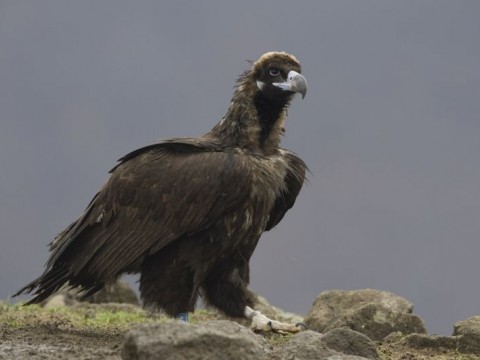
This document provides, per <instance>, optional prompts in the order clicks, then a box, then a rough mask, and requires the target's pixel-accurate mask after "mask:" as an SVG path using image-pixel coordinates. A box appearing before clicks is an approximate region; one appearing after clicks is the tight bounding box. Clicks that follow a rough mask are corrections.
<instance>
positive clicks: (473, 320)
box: [453, 316, 480, 354]
mask: <svg viewBox="0 0 480 360" xmlns="http://www.w3.org/2000/svg"><path fill="white" fill-rule="evenodd" d="M453 335H454V336H458V337H459V341H458V350H459V351H460V352H463V353H474V354H480V316H472V317H470V318H468V319H466V320H462V321H457V322H456V323H455V325H454V327H453Z"/></svg>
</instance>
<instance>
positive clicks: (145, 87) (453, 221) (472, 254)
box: [0, 0, 480, 334]
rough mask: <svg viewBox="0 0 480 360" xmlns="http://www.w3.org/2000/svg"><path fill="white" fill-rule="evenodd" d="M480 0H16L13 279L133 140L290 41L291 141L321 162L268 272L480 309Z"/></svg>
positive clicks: (4, 42) (8, 130)
mask: <svg viewBox="0 0 480 360" xmlns="http://www.w3.org/2000/svg"><path fill="white" fill-rule="evenodd" d="M292 4H293V5H292ZM479 18H480V2H478V1H475V0H472V1H460V0H459V1H448V0H446V1H442V0H431V1H419V0H406V1H385V0H378V1H365V0H364V1H357V0H352V1H340V0H331V1H310V2H308V1H304V2H302V1H298V2H291V1H262V2H257V1H241V2H240V1H237V2H225V1H204V2H194V1H191V2H187V1H176V2H171V3H167V2H165V3H164V2H154V1H135V2H131V1H102V2H99V1H96V0H95V1H81V2H80V1H76V2H74V1H65V0H58V1H41V2H40V1H33V0H32V1H1V0H0V228H1V232H0V244H1V250H0V298H3V299H5V298H7V297H8V296H9V295H11V294H12V293H13V292H14V291H16V290H17V289H18V288H19V287H20V286H22V285H25V284H26V282H28V281H30V280H33V278H34V277H36V276H38V275H39V274H40V273H41V271H42V270H43V265H44V263H45V261H46V259H47V256H48V252H47V248H46V244H47V243H48V242H49V241H50V240H51V239H52V238H53V237H54V236H55V234H56V233H58V232H59V231H61V230H62V229H63V228H64V227H66V226H67V225H68V224H69V223H70V222H71V221H72V220H74V219H75V218H76V217H77V216H78V215H80V213H81V212H82V211H83V209H84V208H85V206H86V205H87V204H88V202H89V201H90V199H91V197H92V196H93V195H94V193H95V192H96V191H97V190H98V188H99V187H100V186H101V185H102V183H103V182H104V181H105V180H106V179H107V171H108V170H109V169H110V168H111V167H112V166H113V165H114V164H115V161H116V160H117V159H118V158H119V157H121V156H122V155H124V154H126V153H127V152H129V151H131V150H133V149H135V148H137V147H140V146H142V145H145V144H148V143H150V142H152V141H154V140H156V139H160V138H168V137H173V136H190V135H192V136H195V135H200V134H202V133H204V132H206V131H208V130H209V129H210V128H211V127H212V126H213V125H214V124H215V123H216V122H217V121H218V120H219V119H220V118H221V117H222V116H223V114H224V112H225V111H226V109H227V106H228V104H229V101H230V97H231V94H232V88H233V85H234V83H235V80H236V78H237V76H238V75H239V74H240V73H241V72H242V71H243V70H245V69H246V68H247V67H248V64H247V62H246V61H245V60H249V59H252V60H255V59H256V58H258V57H259V56H260V55H261V54H262V53H264V52H266V51H269V50H286V51H289V52H292V53H293V54H295V55H296V56H297V57H298V58H299V59H300V61H301V62H302V65H303V73H304V74H305V76H306V77H307V79H308V84H309V89H308V94H307V97H306V98H305V100H303V101H302V100H301V99H300V98H297V99H295V101H294V103H293V104H292V107H291V110H290V112H289V119H288V120H287V133H286V137H285V139H284V142H283V145H284V146H285V147H288V148H290V149H292V150H294V151H295V152H297V153H298V154H299V155H300V156H301V157H302V158H303V159H304V160H305V161H306V162H307V163H308V165H309V166H310V169H311V171H312V175H311V178H310V185H309V186H308V187H306V188H304V189H303V191H302V193H301V195H300V197H299V199H298V200H297V203H296V206H295V207H294V209H293V210H292V211H291V212H290V213H289V214H288V215H287V216H286V218H285V219H284V220H283V222H282V223H281V224H280V225H279V226H278V227H277V228H276V229H275V230H274V231H272V232H270V233H267V234H265V235H264V237H263V238H262V240H261V241H260V244H259V246H258V248H257V250H256V252H255V254H254V256H253V259H252V262H251V267H252V283H251V286H252V288H253V289H254V290H256V291H258V292H260V293H262V294H263V295H265V296H266V297H267V298H268V299H269V300H270V301H271V302H272V303H273V304H275V305H277V306H280V307H282V308H285V309H287V310H290V311H294V312H298V313H306V312H307V311H308V309H309V308H310V305H311V303H312V302H313V300H314V298H315V296H316V295H317V294H318V293H320V292H321V291H323V290H327V289H334V288H339V289H357V288H365V287H371V288H376V289H382V290H389V291H392V292H394V293H396V294H398V295H401V296H404V297H406V298H407V299H409V300H410V301H412V302H413V303H414V305H415V312H416V313H417V314H418V315H420V316H421V317H422V318H423V319H424V320H425V321H426V325H427V328H428V329H429V331H430V332H436V333H441V334H450V333H451V331H452V325H453V323H454V321H456V320H462V319H465V318H466V317H468V316H472V315H475V314H480V309H479V299H480V287H479V286H478V276H479V269H480V265H479V262H478V254H479V253H480V239H479V234H480V188H479V187H480V166H479V165H480V164H479V162H480V160H479V158H480V157H479V154H480V140H479V138H480V42H479V38H480V21H479Z"/></svg>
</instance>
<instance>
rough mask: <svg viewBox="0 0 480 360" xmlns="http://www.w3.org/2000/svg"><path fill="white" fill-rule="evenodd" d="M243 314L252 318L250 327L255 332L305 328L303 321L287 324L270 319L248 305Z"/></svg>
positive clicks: (292, 330)
mask: <svg viewBox="0 0 480 360" xmlns="http://www.w3.org/2000/svg"><path fill="white" fill-rule="evenodd" d="M245 316H246V317H247V318H249V319H251V320H252V324H251V329H252V330H253V331H255V332H265V331H272V332H276V333H279V334H284V335H285V334H291V333H297V332H300V331H303V330H306V329H307V326H306V325H305V324H303V323H297V324H289V323H284V322H281V321H277V320H272V319H270V318H268V317H266V316H265V315H263V314H262V313H261V312H260V311H255V310H253V309H252V308H250V307H248V306H247V307H246V309H245Z"/></svg>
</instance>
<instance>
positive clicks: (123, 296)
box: [84, 280, 140, 306]
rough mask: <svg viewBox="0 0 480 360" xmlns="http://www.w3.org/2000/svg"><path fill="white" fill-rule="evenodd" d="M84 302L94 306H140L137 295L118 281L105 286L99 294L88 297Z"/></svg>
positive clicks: (122, 282)
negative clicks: (104, 304)
mask: <svg viewBox="0 0 480 360" xmlns="http://www.w3.org/2000/svg"><path fill="white" fill-rule="evenodd" d="M84 301H87V302H91V303H94V304H103V303H120V304H132V305H137V306H139V305H140V303H139V301H138V298H137V294H135V292H134V291H133V290H132V289H131V288H130V286H129V285H128V284H127V283H126V282H124V281H120V280H119V281H117V282H115V283H113V284H111V285H109V286H105V287H104V288H103V289H102V290H100V291H99V292H97V293H95V294H93V295H91V296H88V297H86V298H85V299H84Z"/></svg>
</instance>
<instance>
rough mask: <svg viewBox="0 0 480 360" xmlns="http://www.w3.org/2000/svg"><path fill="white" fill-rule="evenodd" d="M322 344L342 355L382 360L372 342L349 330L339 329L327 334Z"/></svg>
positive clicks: (323, 337) (322, 339)
mask: <svg viewBox="0 0 480 360" xmlns="http://www.w3.org/2000/svg"><path fill="white" fill-rule="evenodd" d="M321 343H322V344H324V345H325V346H327V347H328V348H329V349H332V350H336V351H338V352H341V353H342V354H347V355H357V356H363V357H366V358H368V359H379V358H380V357H379V356H378V353H377V350H376V349H375V343H374V342H373V341H372V340H370V339H369V338H368V337H367V336H365V335H363V334H361V333H359V332H357V331H354V330H351V329H349V328H337V329H333V330H331V331H329V332H327V333H325V334H324V335H323V336H322V338H321Z"/></svg>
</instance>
